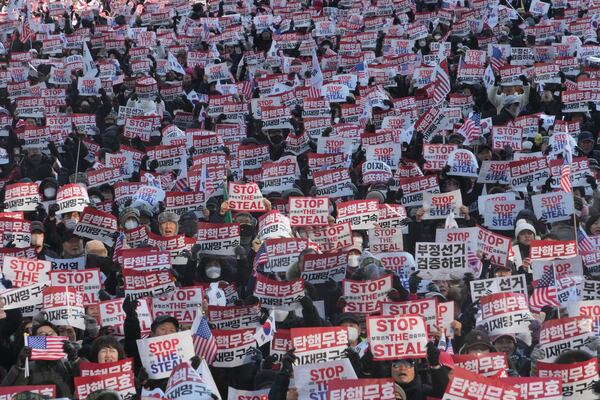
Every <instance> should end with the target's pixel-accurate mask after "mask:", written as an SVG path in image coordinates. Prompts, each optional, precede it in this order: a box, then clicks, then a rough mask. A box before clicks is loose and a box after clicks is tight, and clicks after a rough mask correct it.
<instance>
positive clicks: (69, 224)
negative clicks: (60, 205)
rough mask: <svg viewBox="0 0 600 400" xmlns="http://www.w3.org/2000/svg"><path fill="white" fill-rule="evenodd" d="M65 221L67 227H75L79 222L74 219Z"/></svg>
mask: <svg viewBox="0 0 600 400" xmlns="http://www.w3.org/2000/svg"><path fill="white" fill-rule="evenodd" d="M63 223H64V224H65V228H67V229H75V225H77V222H76V221H75V220H74V219H67V220H64V221H63Z"/></svg>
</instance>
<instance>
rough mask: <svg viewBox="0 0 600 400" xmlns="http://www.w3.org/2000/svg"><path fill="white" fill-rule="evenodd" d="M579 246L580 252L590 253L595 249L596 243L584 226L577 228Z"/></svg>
mask: <svg viewBox="0 0 600 400" xmlns="http://www.w3.org/2000/svg"><path fill="white" fill-rule="evenodd" d="M577 247H578V249H579V254H588V253H591V252H593V251H594V244H593V243H592V241H591V240H590V238H589V236H588V235H587V233H585V231H584V230H583V228H581V227H579V228H577Z"/></svg>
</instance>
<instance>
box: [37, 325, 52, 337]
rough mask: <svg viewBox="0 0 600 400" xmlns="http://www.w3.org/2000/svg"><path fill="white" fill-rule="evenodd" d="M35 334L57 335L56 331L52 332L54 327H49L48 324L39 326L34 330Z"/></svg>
mask: <svg viewBox="0 0 600 400" xmlns="http://www.w3.org/2000/svg"><path fill="white" fill-rule="evenodd" d="M35 335H36V336H58V335H57V334H56V332H54V329H52V328H50V327H49V326H46V325H44V326H40V327H39V328H38V329H37V331H36V332H35Z"/></svg>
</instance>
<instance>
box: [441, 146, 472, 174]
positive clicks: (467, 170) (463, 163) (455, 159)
mask: <svg viewBox="0 0 600 400" xmlns="http://www.w3.org/2000/svg"><path fill="white" fill-rule="evenodd" d="M447 165H448V166H449V167H450V171H448V175H453V176H467V177H472V178H477V176H478V175H477V169H478V167H479V165H478V164H477V157H475V154H473V153H472V152H470V151H469V150H465V149H456V150H454V151H453V152H452V153H450V154H449V155H448V160H447Z"/></svg>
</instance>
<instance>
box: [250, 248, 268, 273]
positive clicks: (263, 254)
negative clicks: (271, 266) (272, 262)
mask: <svg viewBox="0 0 600 400" xmlns="http://www.w3.org/2000/svg"><path fill="white" fill-rule="evenodd" d="M267 262H269V255H268V254H267V245H266V244H265V242H262V244H261V245H260V247H259V248H258V251H257V252H256V254H255V255H254V262H253V263H252V269H254V271H255V272H256V271H257V270H258V267H259V266H261V265H263V264H266V263H267Z"/></svg>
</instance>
